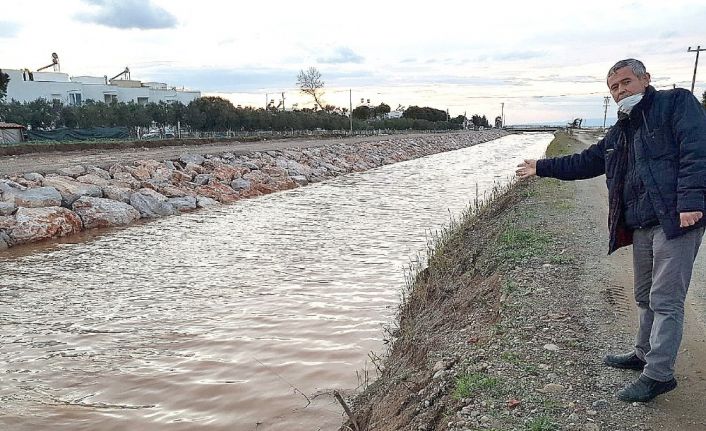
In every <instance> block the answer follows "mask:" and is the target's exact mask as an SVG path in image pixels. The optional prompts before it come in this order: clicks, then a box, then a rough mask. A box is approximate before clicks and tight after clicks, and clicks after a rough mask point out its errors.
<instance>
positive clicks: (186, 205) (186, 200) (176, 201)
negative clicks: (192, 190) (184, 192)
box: [167, 196, 197, 211]
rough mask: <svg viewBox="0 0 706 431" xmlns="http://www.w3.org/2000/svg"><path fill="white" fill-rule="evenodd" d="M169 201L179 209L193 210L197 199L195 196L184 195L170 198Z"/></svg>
mask: <svg viewBox="0 0 706 431" xmlns="http://www.w3.org/2000/svg"><path fill="white" fill-rule="evenodd" d="M167 202H168V203H170V204H171V205H172V206H174V208H176V209H177V210H178V211H192V210H195V209H196V204H197V200H196V197H194V196H182V197H176V198H169V199H167Z"/></svg>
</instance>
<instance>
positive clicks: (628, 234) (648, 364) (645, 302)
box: [517, 59, 706, 402]
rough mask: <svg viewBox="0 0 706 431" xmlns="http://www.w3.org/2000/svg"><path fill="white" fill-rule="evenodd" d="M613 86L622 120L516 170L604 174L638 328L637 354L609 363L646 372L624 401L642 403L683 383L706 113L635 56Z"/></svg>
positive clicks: (700, 230) (614, 241)
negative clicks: (663, 85)
mask: <svg viewBox="0 0 706 431" xmlns="http://www.w3.org/2000/svg"><path fill="white" fill-rule="evenodd" d="M607 83H608V88H609V90H610V94H611V95H612V96H613V100H615V102H617V104H618V122H617V123H616V125H615V126H614V127H612V128H611V129H610V131H609V132H608V133H607V134H606V136H605V137H604V138H603V139H601V140H600V141H599V142H598V143H597V144H594V145H592V146H590V147H589V148H587V149H586V150H584V151H582V152H581V153H578V154H573V155H570V156H565V157H560V158H553V159H543V160H525V161H524V163H522V164H520V165H518V168H519V169H517V174H518V176H519V177H520V178H529V177H532V176H534V175H537V176H540V177H554V178H559V179H562V180H577V179H586V178H593V177H597V176H599V175H602V174H606V183H607V185H608V199H609V202H608V207H609V215H608V227H609V231H610V244H609V250H608V253H609V254H610V253H612V252H614V251H615V250H617V249H618V248H620V247H623V246H627V245H630V244H632V246H633V270H634V293H635V301H636V302H637V309H638V317H639V328H638V331H637V336H636V338H635V347H634V350H633V351H632V352H629V353H625V354H619V355H606V356H605V357H604V358H603V362H604V363H605V364H606V365H608V366H611V367H616V368H625V369H634V370H641V371H642V373H641V375H640V377H639V378H638V379H637V380H636V381H635V382H633V383H631V384H629V385H628V386H626V387H625V388H623V389H622V390H620V391H619V392H618V398H619V399H621V400H623V401H627V402H634V401H639V402H646V401H649V400H651V399H653V398H654V397H656V396H657V395H660V394H663V393H665V392H669V391H671V390H673V389H674V388H676V386H677V382H676V380H675V379H674V363H675V361H676V357H677V352H678V350H679V344H680V343H681V338H682V332H683V322H684V300H685V298H686V294H687V290H688V288H689V282H690V280H691V272H692V269H693V264H694V259H695V258H696V253H697V251H698V249H699V245H700V244H701V239H702V237H703V234H704V225H706V218H704V217H703V215H704V210H705V209H706V208H705V205H704V193H705V192H706V111H704V108H703V106H701V104H700V103H699V102H698V100H697V99H696V98H695V97H694V96H693V95H692V94H691V93H689V92H688V91H686V90H683V89H674V90H667V91H656V90H655V89H654V87H652V86H651V85H650V74H649V73H647V70H646V69H645V66H644V64H642V62H640V61H638V60H635V59H627V60H622V61H619V62H617V63H616V64H615V65H614V66H613V67H611V68H610V70H609V71H608V77H607Z"/></svg>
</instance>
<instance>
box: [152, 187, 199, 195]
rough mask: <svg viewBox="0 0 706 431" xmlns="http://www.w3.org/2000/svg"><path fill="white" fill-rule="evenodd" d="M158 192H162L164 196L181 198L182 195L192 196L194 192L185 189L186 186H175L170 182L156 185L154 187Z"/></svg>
mask: <svg viewBox="0 0 706 431" xmlns="http://www.w3.org/2000/svg"><path fill="white" fill-rule="evenodd" d="M155 190H156V191H158V192H159V193H161V194H163V195H164V196H166V197H168V198H181V197H184V196H194V195H195V194H194V192H193V191H191V190H190V189H187V188H186V187H183V188H182V187H177V186H175V185H172V184H165V185H161V186H159V187H157V188H156V189H155Z"/></svg>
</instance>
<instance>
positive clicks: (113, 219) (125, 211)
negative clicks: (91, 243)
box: [72, 196, 140, 229]
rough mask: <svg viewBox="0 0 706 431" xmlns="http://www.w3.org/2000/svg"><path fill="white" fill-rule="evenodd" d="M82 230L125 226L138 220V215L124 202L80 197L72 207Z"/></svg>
mask: <svg viewBox="0 0 706 431" xmlns="http://www.w3.org/2000/svg"><path fill="white" fill-rule="evenodd" d="M72 207H73V210H74V212H75V213H76V214H78V216H79V217H80V218H81V221H82V222H83V227H84V229H93V228H99V227H113V226H125V225H128V224H130V223H132V222H134V221H135V220H139V219H140V213H139V212H137V210H136V209H135V208H133V207H132V206H130V205H129V204H126V203H124V202H119V201H114V200H111V199H103V198H94V197H89V196H82V197H80V198H78V199H77V200H76V202H74V203H73V205H72Z"/></svg>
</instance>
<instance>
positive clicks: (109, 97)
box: [104, 94, 118, 105]
mask: <svg viewBox="0 0 706 431" xmlns="http://www.w3.org/2000/svg"><path fill="white" fill-rule="evenodd" d="M104 96H105V103H106V105H110V104H111V103H118V95H117V94H104Z"/></svg>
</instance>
